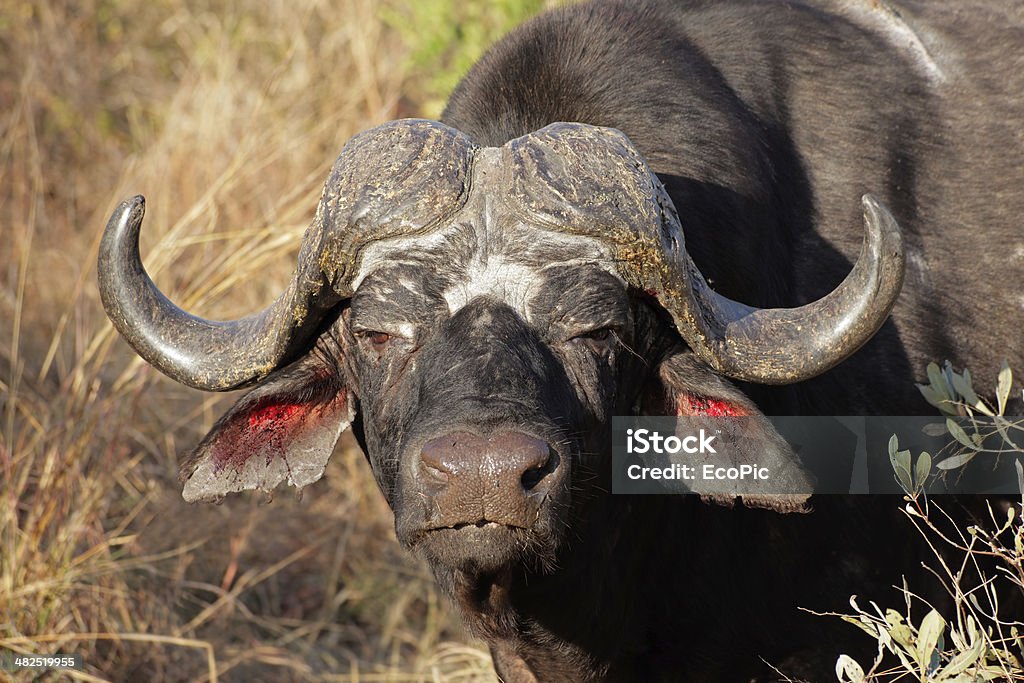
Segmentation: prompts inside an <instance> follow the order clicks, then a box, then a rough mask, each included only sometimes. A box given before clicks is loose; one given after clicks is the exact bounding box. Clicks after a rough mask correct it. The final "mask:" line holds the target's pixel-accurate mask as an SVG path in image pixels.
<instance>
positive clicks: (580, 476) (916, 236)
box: [99, 0, 1024, 681]
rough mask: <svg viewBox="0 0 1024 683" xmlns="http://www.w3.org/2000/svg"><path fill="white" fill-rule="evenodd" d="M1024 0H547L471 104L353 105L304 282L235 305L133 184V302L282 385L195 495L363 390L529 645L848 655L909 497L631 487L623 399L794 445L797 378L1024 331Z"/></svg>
mask: <svg viewBox="0 0 1024 683" xmlns="http://www.w3.org/2000/svg"><path fill="white" fill-rule="evenodd" d="M1022 14H1024V10H1022V9H1021V7H1020V5H1019V4H1010V3H995V2H993V3H978V4H975V3H966V2H958V3H928V4H926V3H917V2H910V1H908V2H906V3H901V4H899V6H897V5H896V4H895V3H887V2H881V1H879V0H863V1H859V0H849V1H847V2H836V3H825V2H821V3H817V2H800V1H796V0H793V1H790V2H753V1H750V2H747V1H743V0H735V1H732V2H702V1H699V0H694V1H692V2H675V3H673V2H654V1H650V2H635V1H633V0H622V1H614V0H609V1H605V2H601V1H595V2H589V3H585V4H581V5H576V6H572V7H568V8H564V9H559V10H555V11H552V12H549V13H547V14H544V15H542V16H540V17H538V18H536V19H534V20H533V21H531V22H529V23H527V24H526V25H525V26H523V27H521V28H520V29H518V30H517V31H515V32H513V33H512V34H511V35H509V36H508V37H507V38H505V39H504V40H503V41H501V42H500V43H498V44H497V45H496V46H495V47H494V48H493V49H492V50H491V51H490V52H489V53H487V54H486V55H485V56H484V57H483V59H481V60H480V62H479V63H478V64H477V65H476V66H475V67H474V68H473V69H472V70H471V71H470V73H469V74H468V75H467V76H466V78H465V80H464V81H463V82H462V83H461V84H460V85H459V86H458V87H457V89H456V90H455V92H454V94H453V95H452V97H451V99H450V102H449V104H448V107H447V109H446V111H445V112H444V114H443V116H442V118H441V121H440V122H434V121H425V120H401V121H394V122H391V123H387V124H384V125H382V126H380V127H378V128H374V129H372V130H370V131H367V132H365V133H362V134H360V135H357V136H356V137H354V138H353V139H352V140H351V141H350V142H349V143H348V144H347V145H346V146H345V148H344V149H343V150H342V152H341V155H340V156H339V157H338V160H337V162H336V163H335V165H334V167H333V169H332V171H331V173H330V176H329V178H328V179H327V182H326V185H325V188H324V193H323V197H322V199H321V201H320V203H319V206H318V207H317V210H316V215H315V218H314V220H313V223H312V226H311V227H310V229H309V230H308V232H307V233H306V235H305V238H304V240H303V243H302V248H301V252H300V256H299V263H298V268H297V270H296V272H295V275H294V277H293V279H292V281H291V283H290V285H289V286H288V288H287V290H286V291H285V292H284V293H283V294H282V295H281V296H280V297H279V298H278V299H277V300H276V301H275V302H274V303H273V304H272V305H271V306H270V307H269V308H267V309H266V310H264V311H263V312H261V313H258V314H255V315H252V316H249V317H247V318H243V319H240V320H236V321H231V322H211V321H206V320H202V319H199V318H196V317H193V316H191V315H189V314H187V313H185V312H184V311H182V310H180V309H178V308H177V307H175V306H174V304H172V303H171V302H170V301H168V300H167V299H166V298H165V297H164V296H163V295H162V294H161V293H160V292H159V291H158V290H157V289H156V288H155V286H154V285H153V283H152V281H151V280H150V279H149V277H148V276H147V275H146V273H145V270H144V269H143V267H142V264H141V260H140V257H139V252H138V235H139V229H140V226H141V223H142V214H143V208H144V205H143V200H142V198H141V197H136V198H134V199H130V200H128V201H126V202H124V203H122V204H121V205H120V206H119V207H118V209H117V210H116V211H115V213H114V215H113V216H112V218H111V219H110V222H109V224H108V225H107V230H106V233H105V235H104V238H103V243H102V248H101V253H100V260H99V278H100V286H101V293H102V297H103V303H104V306H105V308H106V310H107V312H108V314H109V316H110V318H111V320H113V322H114V324H115V325H116V326H117V328H118V330H120V332H121V334H122V335H123V336H124V337H125V338H126V339H127V340H128V342H129V343H130V344H131V345H132V346H133V347H134V348H135V349H136V350H137V351H138V353H139V354H140V355H141V356H143V357H144V358H145V359H146V360H147V361H149V362H150V363H152V364H153V365H155V366H156V367H157V368H159V369H160V370H161V371H163V372H164V373H166V374H167V375H169V376H171V377H172V378H174V379H176V380H178V381H179V382H182V383H184V384H187V385H189V386H192V387H196V388H199V389H203V390H210V391H221V390H228V389H235V388H239V387H246V386H251V385H255V388H253V389H252V390H251V391H250V392H249V393H248V394H246V395H245V396H244V397H243V398H241V400H239V402H238V403H237V404H236V405H235V406H234V407H233V408H232V409H231V410H230V411H229V412H228V413H227V414H226V415H224V416H223V417H222V418H221V419H220V421H218V422H217V424H216V425H215V427H214V428H213V430H212V431H211V432H210V434H209V435H208V436H207V437H206V438H205V439H204V440H203V441H202V443H201V444H200V445H199V446H198V447H197V449H196V450H195V451H194V452H193V453H192V454H191V455H190V456H189V457H188V458H187V460H186V461H185V463H184V465H183V468H182V479H183V482H184V495H185V498H186V499H187V500H210V499H216V498H219V497H221V496H223V495H225V494H227V493H230V492H233V491H239V490H243V489H253V488H258V489H265V490H269V489H272V488H273V487H274V486H276V485H277V484H278V483H280V482H281V481H283V480H288V481H289V482H290V483H292V484H294V485H296V486H300V487H301V486H304V485H307V484H310V483H312V482H313V481H315V480H316V479H318V478H319V477H320V475H321V474H322V472H323V469H324V466H325V463H326V461H327V459H328V457H329V456H330V454H331V452H332V449H333V448H334V445H335V442H336V440H337V439H338V437H339V435H340V434H341V433H342V432H343V431H344V430H345V429H347V428H349V427H350V426H351V428H352V429H353V431H354V434H355V436H356V438H357V440H358V441H359V443H360V445H361V446H362V448H363V450H364V452H365V453H366V456H367V459H368V461H369V463H370V466H371V467H372V468H373V472H374V475H375V477H376V480H377V482H378V484H379V486H380V488H381V491H382V492H383V493H384V495H385V497H386V498H387V500H388V502H389V504H390V505H391V507H392V509H393V510H394V512H395V524H396V531H397V535H398V539H399V541H400V542H401V543H402V544H403V545H404V546H406V547H407V548H409V549H410V550H414V551H416V552H417V553H419V554H421V556H423V557H425V558H426V560H427V561H428V562H429V564H430V566H431V568H432V570H433V572H434V574H435V576H436V578H437V580H438V582H439V584H440V585H441V587H442V588H443V590H444V591H445V592H446V593H447V594H448V596H449V597H450V598H451V599H452V600H453V601H454V603H455V604H456V605H457V606H458V608H459V609H460V611H461V613H462V615H463V616H464V619H465V621H466V623H467V624H468V625H469V627H470V628H471V629H472V630H473V632H474V633H476V634H478V635H479V636H481V637H482V638H484V639H485V640H486V641H487V642H488V643H489V645H490V647H491V651H492V653H493V656H494V662H495V667H496V669H497V671H498V672H499V674H500V676H501V677H502V679H503V680H505V681H534V680H542V681H560V680H714V679H723V680H748V679H750V678H751V677H754V676H766V675H767V674H769V671H770V670H769V669H768V668H767V667H766V666H765V665H764V662H765V661H766V662H769V663H771V664H773V665H778V666H780V667H781V668H782V669H783V670H786V671H789V672H793V673H796V674H797V675H805V676H810V677H811V678H812V679H815V680H824V678H825V677H826V676H827V677H829V678H831V677H832V676H833V675H834V674H832V673H830V672H831V669H832V664H833V662H834V661H835V655H836V653H837V652H838V650H837V649H835V648H834V647H833V646H832V644H831V643H832V641H833V640H834V639H836V638H841V637H843V636H844V635H846V634H847V633H848V631H846V629H849V628H850V627H848V626H846V625H845V624H841V623H840V622H839V621H838V620H827V619H821V618H818V617H813V616H810V615H807V614H805V613H803V612H799V611H798V610H797V609H796V607H797V606H798V605H800V606H807V607H811V608H822V609H837V608H841V607H842V606H843V605H844V603H845V601H846V599H847V598H848V596H849V595H850V594H851V593H854V592H859V593H861V594H865V593H866V594H872V591H876V593H875V594H877V591H880V590H882V589H884V587H886V586H889V585H891V584H893V583H897V582H898V580H899V575H900V572H901V571H904V570H905V569H906V568H908V567H912V566H914V565H915V561H916V560H915V557H916V555H915V553H916V550H915V549H914V548H913V547H912V546H911V545H908V544H906V543H903V544H900V545H893V544H892V542H891V540H890V537H889V536H888V535H887V534H890V533H892V530H893V528H894V525H893V524H892V523H891V522H890V521H889V518H888V516H889V515H890V514H891V512H890V510H891V509H892V508H893V507H894V506H895V504H894V502H893V500H889V501H888V502H885V503H880V502H877V501H876V502H874V503H872V501H870V499H864V498H860V499H857V500H852V499H848V498H844V497H825V498H822V499H821V500H818V499H814V501H813V508H814V512H813V514H789V515H782V514H778V512H793V511H806V510H807V505H806V503H805V501H804V500H802V499H800V498H799V497H782V498H773V497H766V498H761V499H750V500H744V501H743V502H744V503H746V505H734V503H735V502H736V500H735V499H734V498H729V497H717V498H716V497H713V496H712V497H707V498H705V500H703V501H702V500H701V499H700V498H699V497H697V496H679V497H673V496H646V497H630V496H620V495H615V496H613V495H610V494H609V480H610V476H611V474H610V472H609V469H610V468H609V464H608V459H609V442H610V420H611V416H613V415H746V416H749V417H748V419H752V420H754V421H755V424H756V425H757V426H756V427H755V428H756V429H760V430H761V431H762V434H763V437H764V444H765V446H764V448H765V450H766V452H767V451H771V452H770V453H766V457H774V458H776V459H782V460H785V459H787V458H793V457H794V455H793V454H792V453H791V452H789V451H788V450H787V449H786V448H784V447H782V446H779V445H777V444H778V440H777V439H774V438H773V434H774V432H773V431H772V428H771V426H770V425H769V424H768V423H767V421H766V420H764V419H763V417H759V416H761V415H762V414H822V413H824V414H840V415H842V414H894V415H901V414H913V413H922V412H927V411H929V410H930V408H929V407H928V406H927V405H926V404H925V403H924V401H923V400H922V399H921V397H920V395H919V393H918V391H917V389H916V388H915V387H914V380H923V378H924V368H925V365H926V363H927V362H928V361H931V360H941V359H950V360H952V361H953V362H954V363H955V364H957V365H964V364H965V363H970V365H971V367H972V368H975V369H976V376H980V377H979V379H980V381H979V382H978V384H979V385H981V384H984V385H990V384H992V383H993V381H992V379H991V371H992V370H994V369H995V368H997V367H998V365H999V361H1000V360H1001V359H1003V358H1007V359H1008V360H1009V361H1010V363H1011V365H1013V366H1015V367H1024V344H1022V331H1024V292H1022V288H1021V283H1022V282H1024V225H1022V224H1021V222H1020V221H1021V216H1024V175H1022V172H1021V168H1022V163H1024V135H1022V132H1021V131H1022V123H1024V78H1022V73H1024V62H1022V59H1021V55H1022V54H1024V53H1022V52H1021V49H1020V48H1021V46H1024V20H1022ZM862 196H863V197H864V199H863V201H862V200H861V197H862ZM872 197H874V198H872ZM875 198H877V199H875ZM886 207H888V208H886ZM890 211H891V213H890ZM684 236H685V241H684ZM740 302H742V303H740ZM890 311H891V317H889V314H890ZM729 379H733V380H737V381H739V384H738V385H734V384H732V383H730V381H729ZM715 503H722V504H721V505H719V504H715ZM765 508H774V509H765ZM833 622H834V623H833ZM835 629H838V631H836V630H835ZM762 660H763V661H762ZM744 677H745V678H744Z"/></svg>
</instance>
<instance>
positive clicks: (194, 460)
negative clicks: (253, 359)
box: [180, 353, 355, 502]
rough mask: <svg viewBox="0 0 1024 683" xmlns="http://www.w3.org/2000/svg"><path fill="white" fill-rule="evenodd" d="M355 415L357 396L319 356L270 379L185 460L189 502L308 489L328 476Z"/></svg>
mask: <svg viewBox="0 0 1024 683" xmlns="http://www.w3.org/2000/svg"><path fill="white" fill-rule="evenodd" d="M354 418H355V399H354V397H353V396H352V393H351V391H350V390H349V389H348V387H346V386H345V384H344V381H343V380H342V379H341V376H340V373H339V372H338V371H337V368H336V367H332V366H331V365H330V364H328V363H327V362H325V361H324V360H323V359H322V358H320V357H318V356H317V355H316V353H310V354H307V355H306V356H305V357H304V358H302V359H301V360H298V361H296V362H295V363H293V364H292V365H290V366H288V367H286V368H283V369H281V370H279V371H277V372H275V373H273V374H271V375H270V376H269V377H268V378H267V379H266V380H265V381H264V382H262V383H261V384H260V385H259V386H258V387H256V388H255V389H253V390H252V391H250V392H249V393H248V394H246V395H245V396H243V397H242V398H241V399H240V400H239V401H238V403H236V404H235V405H234V406H233V407H232V408H231V409H230V410H229V411H228V412H227V413H225V414H224V416H223V417H221V418H220V419H219V420H218V421H217V423H216V424H215V425H214V426H213V429H211V430H210V433H209V434H207V435H206V438H204V439H203V440H202V442H201V443H200V444H199V445H198V446H197V447H196V449H195V450H194V451H193V452H192V453H191V454H189V455H188V457H186V458H185V460H184V462H183V463H182V466H181V473H180V479H181V482H182V483H183V484H184V489H183V490H182V496H183V497H184V498H185V500H187V501H189V502H195V501H215V500H219V499H221V498H223V497H224V496H225V495H227V494H229V493H235V492H238V491H246V490H250V489H259V490H262V491H267V492H269V491H272V490H273V489H274V488H275V487H276V486H277V485H278V484H280V483H281V482H282V481H285V480H287V481H288V483H289V484H291V485H292V486H296V487H298V488H300V489H301V488H302V487H304V486H308V485H309V484H312V483H313V482H315V481H316V480H318V479H319V478H320V477H321V476H323V473H324V469H326V467H327V460H328V459H329V458H330V457H331V453H332V452H333V451H334V446H335V444H336V443H337V441H338V438H339V437H340V436H341V434H342V432H344V431H345V430H346V429H347V428H348V426H349V425H350V424H351V423H352V420H353V419H354Z"/></svg>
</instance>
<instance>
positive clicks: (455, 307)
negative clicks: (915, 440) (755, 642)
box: [100, 121, 903, 576]
mask: <svg viewBox="0 0 1024 683" xmlns="http://www.w3.org/2000/svg"><path fill="white" fill-rule="evenodd" d="M142 209H143V203H142V200H141V198H136V199H134V200H129V201H127V202H125V203H123V204H122V205H121V206H120V207H119V208H118V210H117V211H116V212H115V214H114V216H113V217H112V218H111V220H110V222H109V224H108V228H107V231H106V233H105V235H104V240H103V245H102V248H101V254H100V284H101V293H102V296H103V301H104V305H105V307H106V309H107V311H108V314H109V315H110V317H111V320H112V321H113V322H114V323H115V325H116V326H117V327H118V329H119V330H120V331H121V333H122V334H123V335H124V336H125V338H126V339H127V340H128V341H129V342H130V343H131V344H132V345H133V346H134V347H135V349H136V350H137V351H138V352H139V353H140V355H142V356H143V357H144V358H146V359H147V360H148V361H150V362H151V363H152V364H154V365H155V366H156V367H158V368H159V369H161V370H162V371H164V372H165V373H167V374H168V375H170V376H171V377H173V378H175V379H177V380H179V381H181V382H183V383H186V384H189V385H191V386H194V387H197V388H202V389H207V390H225V389H232V388H237V387H240V386H247V385H251V384H256V388H255V389H253V390H252V391H251V392H250V393H249V394H247V395H246V396H245V397H243V398H242V399H241V400H240V401H239V402H238V403H237V404H236V405H235V406H234V407H233V408H232V409H231V410H230V411H229V412H228V413H227V414H226V415H225V416H224V417H223V418H221V420H220V421H219V422H218V423H217V425H216V426H215V427H214V429H213V430H212V431H211V432H210V434H209V435H208V436H207V437H206V438H205V439H204V440H203V442H202V443H201V444H200V445H199V446H198V448H197V449H196V450H195V451H194V453H193V454H192V455H191V456H190V457H189V458H188V459H187V460H186V461H185V463H184V465H183V468H182V479H183V481H184V485H185V486H184V495H185V497H186V498H187V499H189V500H208V499H214V498H217V497H220V496H223V495H225V494H227V493H230V492H233V491H240V490H244V489H254V488H258V489H264V490H270V489H272V488H274V487H275V486H276V485H277V484H278V483H280V482H281V481H283V480H287V481H289V482H290V483H292V484H294V485H297V486H303V485H306V484H308V483H311V482H312V481H315V480H316V479H317V478H319V476H320V475H321V474H322V472H323V470H324V467H325V465H326V461H327V458H328V457H329V456H330V453H331V451H332V449H333V447H334V444H335V442H336V440H337V438H338V437H339V436H340V434H341V433H342V431H344V430H345V429H346V428H348V427H349V426H350V425H353V426H354V429H355V431H356V436H357V438H358V439H359V441H360V443H361V444H362V446H363V448H364V450H365V452H366V454H367V457H368V460H369V462H370V464H371V466H372V468H373V471H374V474H375V476H376V479H377V482H378V484H379V485H380V488H381V490H382V491H383V493H384V495H385V496H386V497H387V499H388V501H389V503H390V504H391V506H392V508H393V509H394V511H395V519H396V529H397V533H398V537H399V540H400V541H401V542H402V543H403V544H404V545H406V546H408V547H410V548H414V549H417V550H418V551H421V552H422V553H423V554H424V555H425V556H426V557H427V558H428V559H429V560H430V561H431V564H432V566H433V567H434V569H435V571H436V572H438V573H439V575H449V576H450V575H451V574H452V573H453V572H458V573H461V574H462V575H466V576H495V575H500V574H502V573H504V572H507V571H509V570H512V569H514V568H526V569H529V570H538V571H549V570H552V569H553V568H554V567H555V566H556V565H557V564H558V563H559V561H560V553H562V551H563V550H564V548H565V547H566V546H567V545H571V538H570V537H571V535H572V534H574V533H575V530H576V529H578V527H579V526H580V525H582V524H586V520H587V519H588V516H589V510H590V509H591V508H592V507H593V506H595V505H599V504H600V501H601V500H602V499H603V498H605V497H606V494H607V492H608V491H609V489H610V467H609V465H608V462H607V460H608V457H609V452H608V451H609V445H610V441H611V439H610V422H611V420H610V418H611V416H612V415H615V414H624V415H628V414H642V413H647V414H668V415H673V414H694V413H697V414H700V413H725V414H745V415H756V414H757V411H756V409H755V408H754V407H753V405H752V404H751V403H750V402H749V401H748V400H747V399H746V398H745V397H744V396H743V395H742V394H741V393H739V392H738V391H736V390H735V389H734V388H732V387H731V386H730V385H728V383H727V382H725V381H724V380H722V379H721V376H722V375H725V376H729V377H734V378H739V379H743V380H747V381H754V382H764V383H783V382H792V381H798V380H800V379H804V378H807V377H811V376H814V375H816V374H818V373H820V372H823V371H825V370H827V369H828V368H830V367H832V366H833V365H835V364H836V363H838V362H839V361H840V360H842V359H843V358H845V357H846V356H848V355H849V354H850V353H852V352H853V351H855V350H856V349H857V348H858V347H859V346H860V345H861V344H862V343H864V341H866V340H867V339H868V338H869V337H870V336H871V335H872V334H873V333H874V331H875V330H876V329H877V328H878V326H879V325H880V324H881V323H882V321H883V320H884V319H885V317H886V315H887V314H888V311H889V309H890V307H891V306H892V303H893V301H894V299H895V296H896V294H897V293H898V290H899V286H900V282H901V279H902V273H903V259H902V254H901V250H900V240H899V232H898V229H897V228H896V226H895V223H894V222H893V221H892V219H891V217H890V216H889V215H888V213H887V212H886V211H885V210H884V209H883V208H882V207H880V206H879V205H878V204H877V203H875V202H873V201H872V200H870V199H865V223H866V227H867V238H866V240H865V246H864V249H863V251H862V254H861V257H860V258H859V260H858V262H857V264H856V265H855V267H854V269H853V271H852V272H851V273H850V275H849V276H848V277H847V278H846V280H844V281H843V283H842V284H841V285H840V286H839V287H838V288H837V289H836V290H835V291H833V292H832V293H830V294H829V295H828V296H826V297H825V298H823V299H821V300H819V301H816V302H812V303H810V304H808V305H806V306H802V307H800V308H796V309H754V308H750V307H748V306H745V305H743V304H740V303H738V302H735V301H731V300H729V299H726V298H724V297H722V296H720V295H718V294H716V293H715V292H713V291H712V290H711V289H710V288H709V287H708V286H707V284H706V283H705V281H704V279H703V277H702V276H701V274H700V272H699V271H698V270H697V269H696V267H695V266H694V265H693V262H692V261H691V260H690V258H689V256H688V255H687V253H686V249H685V241H684V235H683V229H682V222H681V220H680V217H679V216H678V215H677V213H676V210H675V207H673V206H672V203H671V201H670V200H669V199H668V197H667V195H666V194H665V192H664V190H663V189H662V187H661V184H660V183H659V181H658V179H657V177H656V176H655V175H654V173H653V172H651V170H650V169H649V168H648V167H647V165H646V163H645V161H644V160H643V158H642V157H641V156H640V155H639V153H638V152H637V151H636V150H635V149H634V148H633V146H632V145H631V144H630V142H629V140H627V139H626V138H625V136H624V135H622V134H621V133H619V132H618V131H615V130H613V129H606V128H596V127H592V126H585V125H582V124H553V125H551V126H548V127H547V128H544V129H542V130H540V131H537V132H536V133H533V134H531V135H528V136H525V137H523V138H519V139H517V140H513V141H511V142H509V143H508V144H506V145H504V146H503V147H500V148H481V147H478V146H476V145H474V144H473V143H472V141H470V140H469V139H468V138H467V137H466V136H464V135H462V134H461V133H459V132H458V131H455V130H453V129H451V128H448V127H446V126H443V125H442V124H438V123H433V122H429V121H399V122H394V123H391V124H387V125H385V126H381V127H380V128H377V129H373V130H371V131H368V132H367V133H364V134H361V135H360V136H357V137H356V138H354V139H353V140H352V141H351V142H350V143H349V144H348V145H347V146H346V148H345V149H344V150H343V151H342V154H341V156H340V157H339V159H338V161H337V162H336V164H335V166H334V168H333V170H332V172H331V175H330V177H329V178H328V181H327V184H326V186H325V189H324V194H323V198H322V199H321V202H320V205H319V207H318V208H317V213H316V218H315V220H314V222H313V225H312V226H311V228H310V229H309V231H308V232H307V234H306V236H305V238H304V240H303V245H302V249H301V252H300V256H299V265H298V268H297V270H296V273H295V275H294V277H293V279H292V282H291V284H290V285H289V287H288V289H287V290H286V291H285V292H284V293H283V294H282V295H281V296H280V297H279V298H278V299H277V300H276V301H275V302H274V303H273V304H272V305H271V306H270V307H269V308H268V309H266V310H265V311H263V312H261V313H258V314H255V315H253V316H249V317H247V318H243V319H241V320H237V321H231V322H211V321H206V320H202V319H199V318H196V317H193V316H191V315H189V314H187V313H185V312H184V311H181V310H180V309H177V308H176V307H174V306H173V304H171V303H170V302H169V301H168V300H167V299H166V298H165V297H164V296H163V295H162V294H161V293H160V292H159V291H158V290H156V288H155V286H154V285H153V283H152V281H151V280H150V279H149V277H148V276H147V275H146V273H145V271H144V269H143V268H142V265H141V261H140V259H139V254H138V233H139V229H140V227H141V221H142ZM684 218H685V216H684ZM759 428H760V429H763V430H764V434H763V437H764V442H765V443H773V444H776V447H775V448H776V451H777V456H778V457H780V458H786V457H789V456H790V455H791V454H789V453H788V451H787V450H786V449H785V448H784V446H782V445H780V444H778V443H777V441H776V440H774V437H773V436H772V434H771V433H770V427H768V426H765V425H761V426H760V427H759ZM722 502H727V503H731V502H732V501H731V500H725V501H722ZM748 502H750V501H748ZM754 502H755V504H756V503H758V501H754ZM759 502H760V503H761V504H765V505H769V506H772V507H778V508H786V506H787V505H789V504H790V503H786V502H779V501H759Z"/></svg>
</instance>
